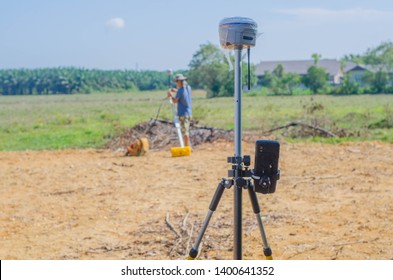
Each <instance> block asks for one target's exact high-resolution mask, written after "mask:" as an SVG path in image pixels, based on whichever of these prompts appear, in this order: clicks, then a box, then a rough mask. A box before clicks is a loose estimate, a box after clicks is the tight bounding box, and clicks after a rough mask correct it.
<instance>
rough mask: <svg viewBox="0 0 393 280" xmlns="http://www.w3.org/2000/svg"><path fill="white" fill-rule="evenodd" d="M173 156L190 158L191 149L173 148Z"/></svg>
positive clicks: (186, 147) (188, 147)
mask: <svg viewBox="0 0 393 280" xmlns="http://www.w3.org/2000/svg"><path fill="white" fill-rule="evenodd" d="M171 154H172V156H173V157H182V156H190V155H191V147H190V146H185V147H173V148H171Z"/></svg>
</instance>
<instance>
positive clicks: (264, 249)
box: [263, 247, 273, 260]
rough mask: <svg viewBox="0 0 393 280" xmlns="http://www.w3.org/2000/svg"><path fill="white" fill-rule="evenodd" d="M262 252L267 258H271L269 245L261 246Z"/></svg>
mask: <svg viewBox="0 0 393 280" xmlns="http://www.w3.org/2000/svg"><path fill="white" fill-rule="evenodd" d="M263 254H264V255H265V257H266V259H267V260H273V256H272V254H273V252H272V249H271V248H270V247H266V248H263Z"/></svg>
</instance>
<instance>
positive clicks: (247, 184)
mask: <svg viewBox="0 0 393 280" xmlns="http://www.w3.org/2000/svg"><path fill="white" fill-rule="evenodd" d="M227 161H228V163H232V164H233V165H232V169H231V170H228V175H229V177H233V178H232V179H230V180H227V179H226V178H223V179H222V180H221V182H220V183H219V184H218V186H217V189H216V192H215V193H214V196H213V199H212V201H211V203H210V206H209V211H208V213H207V215H206V218H205V220H204V222H203V224H202V228H201V230H200V232H199V234H198V237H197V239H196V241H195V243H194V245H193V246H192V248H191V250H190V253H189V256H188V259H189V260H193V259H195V258H196V257H197V255H198V248H199V245H200V243H201V241H202V238H203V235H204V234H205V231H206V229H207V227H208V225H209V222H210V219H211V217H212V215H213V213H214V211H216V209H217V206H218V203H219V202H220V199H221V197H222V194H223V193H224V190H225V189H230V188H231V187H232V186H234V188H235V225H234V228H235V259H241V255H242V252H241V244H242V238H241V232H242V223H241V221H242V217H241V215H242V213H241V208H240V211H239V209H238V207H237V206H238V205H239V204H240V205H241V203H242V196H241V194H242V189H243V188H244V189H247V190H248V194H249V196H250V200H251V204H252V208H253V211H254V213H255V216H256V218H257V221H258V226H259V231H260V233H261V237H262V242H263V253H264V255H265V256H266V259H267V260H272V259H273V257H272V250H271V248H270V247H269V245H268V243H267V238H266V234H265V230H264V227H263V223H262V218H261V214H260V213H261V210H260V208H259V204H258V199H257V195H256V192H255V189H254V184H253V183H252V182H251V178H250V177H253V178H254V179H256V178H257V179H259V180H261V178H260V177H257V176H254V175H253V172H252V171H251V170H249V166H250V156H244V157H243V158H241V157H228V160H227ZM278 177H279V172H278V173H277V178H278ZM263 180H265V181H264V184H266V188H269V187H270V180H269V177H266V178H264V179H263ZM236 237H237V238H236Z"/></svg>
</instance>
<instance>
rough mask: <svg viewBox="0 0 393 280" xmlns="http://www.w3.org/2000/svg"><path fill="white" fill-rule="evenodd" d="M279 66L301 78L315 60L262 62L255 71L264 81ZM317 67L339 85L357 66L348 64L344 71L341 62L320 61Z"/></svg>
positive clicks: (334, 83)
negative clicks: (323, 70) (267, 74)
mask: <svg viewBox="0 0 393 280" xmlns="http://www.w3.org/2000/svg"><path fill="white" fill-rule="evenodd" d="M279 64H281V65H282V66H283V67H284V70H285V72H286V73H296V74H299V75H300V76H304V75H306V74H307V70H308V68H310V66H313V65H314V60H282V61H262V62H261V63H259V64H258V65H257V67H256V70H255V72H256V75H257V77H258V78H259V79H263V76H264V75H265V72H266V71H267V72H269V73H272V72H273V70H274V69H275V68H276V67H277V66H278V65H279ZM317 66H318V67H322V68H324V69H325V70H326V72H327V73H328V74H329V81H330V83H331V84H332V85H339V84H340V83H341V81H342V79H343V77H344V73H346V72H348V71H350V70H351V69H353V68H354V67H356V66H357V64H356V63H353V62H346V63H345V65H344V69H342V66H341V65H340V62H339V61H338V60H336V59H321V60H319V61H318V64H317ZM359 70H360V68H359ZM364 71H365V70H364Z"/></svg>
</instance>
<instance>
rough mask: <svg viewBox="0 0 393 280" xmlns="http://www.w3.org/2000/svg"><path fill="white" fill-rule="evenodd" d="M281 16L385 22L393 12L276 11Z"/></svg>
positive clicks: (303, 9)
mask: <svg viewBox="0 0 393 280" xmlns="http://www.w3.org/2000/svg"><path fill="white" fill-rule="evenodd" d="M276 12H277V13H279V14H284V15H290V16H295V17H299V18H303V19H318V20H383V19H391V18H392V17H393V11H382V10H374V9H363V8H353V9H345V10H329V9H322V8H298V9H281V10H276Z"/></svg>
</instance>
